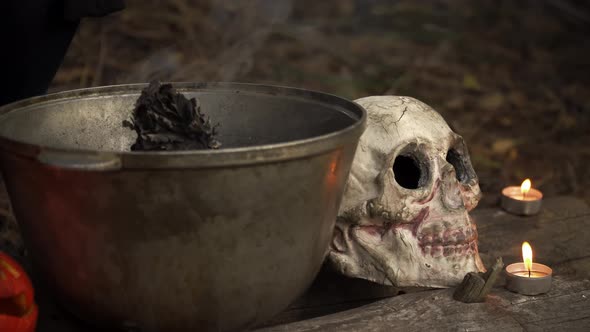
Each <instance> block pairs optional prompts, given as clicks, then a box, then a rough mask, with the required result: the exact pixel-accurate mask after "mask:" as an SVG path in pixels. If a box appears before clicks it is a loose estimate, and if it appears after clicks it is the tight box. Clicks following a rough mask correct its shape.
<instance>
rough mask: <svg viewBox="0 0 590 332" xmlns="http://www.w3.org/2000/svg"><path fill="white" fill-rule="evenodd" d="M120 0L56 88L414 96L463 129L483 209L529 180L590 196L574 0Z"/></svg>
mask: <svg viewBox="0 0 590 332" xmlns="http://www.w3.org/2000/svg"><path fill="white" fill-rule="evenodd" d="M127 3H128V8H127V9H126V10H124V11H123V12H120V13H117V14H115V15H111V16H109V17H107V18H102V19H87V20H85V21H83V23H82V25H81V27H80V29H79V32H78V33H77V35H76V37H75V39H74V41H73V43H72V45H71V47H70V50H69V52H68V54H67V57H66V59H65V62H64V64H63V65H62V67H61V69H60V71H59V72H58V74H57V76H56V77H55V80H54V82H53V85H52V88H51V91H59V90H65V89H73V88H80V87H89V86H97V85H108V84H116V83H131V82H146V81H148V80H150V79H154V78H158V79H160V80H164V81H240V82H257V83H271V84H281V85H290V86H295V87H302V88H309V89H317V90H322V91H326V92H330V93H334V94H337V95H341V96H344V97H348V98H351V99H354V98H359V97H363V96H367V95H376V94H397V95H409V96H413V97H416V98H418V99H420V100H422V101H424V102H426V103H427V104H430V105H431V106H432V107H434V108H435V109H437V110H438V111H439V112H440V113H442V114H443V116H444V117H445V118H446V119H447V121H448V122H449V123H450V124H451V126H452V127H453V128H454V129H455V130H456V131H457V132H458V133H459V134H461V135H463V137H464V138H465V140H466V142H467V144H468V146H469V148H470V152H471V157H472V161H473V163H474V167H475V170H476V172H477V173H478V175H479V177H480V182H481V187H482V190H483V191H484V194H485V196H484V199H483V201H482V203H481V205H483V206H493V205H495V204H497V200H498V196H499V192H500V189H501V188H502V187H503V186H505V185H507V184H520V182H521V181H522V180H523V179H524V178H525V177H530V178H531V179H532V181H533V185H534V186H535V187H537V188H539V189H541V190H542V191H543V192H544V193H545V195H546V196H556V195H575V196H578V197H581V198H583V199H585V200H586V201H587V202H590V190H588V189H586V188H590V168H589V167H588V164H589V163H590V146H589V143H590V130H589V128H590V113H589V112H590V75H589V74H590V56H589V54H590V52H589V51H590V10H589V6H588V5H586V4H584V2H583V1H578V2H576V1H559V0H539V1H467V0H457V1H450V0H448V1H441V0H439V1H411V0H398V1H385V0H339V1H335V0H333V1H317V0H316V1H312V0H299V1H271V0H268V1H265V0H257V1H231V0H209V1H193V0H167V1H158V0H128V1H127ZM584 7H585V8H584Z"/></svg>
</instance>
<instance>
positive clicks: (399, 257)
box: [329, 226, 485, 288]
mask: <svg viewBox="0 0 590 332" xmlns="http://www.w3.org/2000/svg"><path fill="white" fill-rule="evenodd" d="M347 233H348V234H349V236H348V237H347V242H348V243H347V246H348V251H347V252H345V253H344V252H338V251H334V250H332V251H331V252H330V254H329V256H330V261H331V262H332V265H333V266H334V267H335V268H336V269H337V270H338V271H339V272H340V273H342V274H344V275H347V276H349V277H353V278H361V279H366V280H369V281H372V282H376V283H379V284H383V285H388V286H395V287H428V288H447V287H453V286H456V285H458V284H459V283H460V282H461V281H462V280H463V278H464V276H465V274H467V273H469V272H484V271H485V267H484V265H483V263H482V261H481V258H480V257H479V253H478V249H477V241H476V240H474V241H473V242H472V243H470V246H469V244H467V246H468V249H467V250H465V251H464V252H462V251H460V250H459V249H456V248H457V246H453V247H455V248H453V249H455V250H456V252H453V253H451V250H450V249H449V248H447V247H443V246H441V248H434V249H433V248H426V249H427V250H425V248H424V247H421V246H420V245H419V242H418V240H417V238H416V237H415V236H414V235H413V234H412V232H411V231H409V230H406V229H400V230H398V231H396V232H388V233H387V234H384V235H383V234H379V233H375V232H367V231H366V230H365V229H363V228H362V227H354V226H353V227H351V228H350V229H349V232H347ZM459 247H460V246H459ZM445 249H447V250H445Z"/></svg>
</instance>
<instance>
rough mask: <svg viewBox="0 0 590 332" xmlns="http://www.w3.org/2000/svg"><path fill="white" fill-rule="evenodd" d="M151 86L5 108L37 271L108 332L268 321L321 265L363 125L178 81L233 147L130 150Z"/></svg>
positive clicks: (298, 98)
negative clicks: (126, 125) (131, 117)
mask: <svg viewBox="0 0 590 332" xmlns="http://www.w3.org/2000/svg"><path fill="white" fill-rule="evenodd" d="M143 86H144V85H132V86H115V87H105V88H95V89H87V90H78V91H71V92H65V93H60V94H55V95H48V96H44V97H39V98H34V99H31V100H26V101H22V102H19V103H16V104H12V105H8V106H6V107H3V108H1V109H0V114H1V115H0V149H1V157H2V158H1V166H2V171H3V173H4V176H5V181H6V186H7V189H8V192H9V195H10V198H11V200H12V204H13V209H14V212H15V215H16V217H17V220H18V221H19V224H20V227H21V229H22V232H23V237H24V240H25V243H26V245H27V246H28V248H29V249H30V252H31V256H32V259H33V264H34V268H35V271H36V273H38V274H39V275H42V276H43V279H44V282H45V283H47V284H48V285H50V286H51V288H52V289H53V290H54V292H55V293H56V295H57V297H58V298H59V299H60V300H61V302H62V304H63V305H64V306H65V307H67V308H68V309H69V310H70V311H72V312H73V313H74V314H76V315H77V316H79V317H81V318H83V319H85V320H88V321H92V322H93V323H95V324H99V325H103V326H109V327H115V326H118V327H133V326H138V327H141V328H143V329H145V330H147V331H152V330H153V331H156V330H157V331H160V330H161V331H166V330H172V329H175V328H195V329H199V330H222V331H225V330H235V329H240V328H244V327H247V326H251V325H254V324H256V323H259V322H262V321H264V320H266V319H268V318H269V317H270V316H272V315H273V314H275V313H277V312H278V311H280V310H282V309H284V308H285V307H286V306H287V305H288V304H289V303H290V302H291V301H293V300H294V299H295V298H296V297H297V296H298V295H300V294H301V293H302V292H303V291H304V290H305V289H306V288H307V287H308V286H309V284H310V283H311V281H312V280H313V278H314V276H315V275H316V273H317V271H318V270H319V268H320V265H321V263H322V261H323V259H324V255H325V252H326V250H327V247H328V244H329V242H330V239H331V235H332V228H333V225H334V220H335V216H336V213H337V209H338V205H339V203H340V198H341V194H342V191H343V186H344V183H345V180H346V178H347V176H348V172H349V169H350V164H351V161H352V158H353V155H354V152H355V149H356V144H357V141H358V138H359V136H360V134H361V133H362V130H363V129H364V122H365V113H364V111H363V110H362V109H361V108H360V107H359V106H358V105H356V104H354V103H352V102H348V101H346V100H343V99H340V98H337V97H334V96H330V95H324V94H320V93H314V92H309V91H304V90H297V89H288V88H281V87H269V86H256V85H241V84H224V83H217V84H190V83H186V84H175V86H176V87H178V88H179V90H181V91H182V92H184V93H187V94H190V95H196V96H197V97H198V98H199V99H201V101H202V102H203V109H204V110H205V112H207V114H209V115H211V117H212V119H213V121H218V122H221V123H222V126H223V127H222V129H221V132H222V136H221V137H220V140H221V141H222V142H224V143H225V146H226V147H227V148H226V149H222V150H219V151H190V152H157V153H154V152H147V153H143V152H142V153H137V152H129V151H128V146H129V145H130V143H131V141H132V140H133V139H134V137H133V136H132V135H134V133H133V132H126V131H125V129H123V128H122V126H121V121H122V119H124V118H125V117H126V116H128V114H129V112H130V111H131V109H132V107H131V106H132V103H133V101H134V100H135V98H136V97H137V96H138V94H139V91H140V89H141V88H142V87H143Z"/></svg>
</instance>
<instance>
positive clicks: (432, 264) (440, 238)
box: [328, 96, 485, 287]
mask: <svg viewBox="0 0 590 332" xmlns="http://www.w3.org/2000/svg"><path fill="white" fill-rule="evenodd" d="M356 102H357V103H358V104H360V105H361V106H363V107H364V108H365V109H366V110H367V113H368V121H367V129H366V130H365V132H364V134H363V135H362V136H361V139H360V142H359V146H358V148H357V152H356V155H355V158H354V161H353V164H352V168H351V171H350V176H349V178H348V182H347V184H346V189H345V193H344V196H343V200H342V203H341V206H340V211H339V215H338V219H337V222H336V228H335V231H334V237H333V240H332V245H331V248H330V252H329V255H328V257H329V260H330V262H331V263H332V265H333V266H334V267H335V268H336V269H337V270H338V271H340V272H341V273H342V274H344V275H347V276H350V277H356V278H363V279H367V280H371V281H374V282H377V283H380V284H384V285H393V286H397V287H410V286H415V287H450V286H454V285H456V284H458V283H459V282H460V281H461V280H462V279H463V277H464V276H465V274H466V273H468V272H481V271H484V270H485V269H484V267H483V264H482V262H481V259H480V257H479V254H478V248H477V230H476V227H475V223H474V221H473V220H472V218H471V217H470V216H469V211H471V210H472V209H473V208H475V206H476V205H477V203H478V202H479V199H480V197H481V191H480V189H479V182H478V179H477V175H476V174H475V171H474V170H473V167H472V164H471V160H470V159H469V154H468V151H467V147H466V145H465V143H464V141H463V138H462V137H461V136H459V135H457V134H456V133H454V132H453V131H452V130H451V129H450V128H449V126H448V125H447V123H446V122H445V120H444V119H443V118H442V116H441V115H440V114H439V113H437V112H436V111H435V110H433V109H432V108H430V107H429V106H428V105H426V104H424V103H422V102H420V101H419V100H416V99H414V98H410V97H399V96H372V97H366V98H361V99H358V100H356Z"/></svg>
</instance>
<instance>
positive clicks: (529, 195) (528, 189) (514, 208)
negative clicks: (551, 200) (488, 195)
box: [501, 179, 543, 216]
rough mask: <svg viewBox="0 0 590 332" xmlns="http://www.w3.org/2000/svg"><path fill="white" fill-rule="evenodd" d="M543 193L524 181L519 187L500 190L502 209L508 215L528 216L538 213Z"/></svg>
mask: <svg viewBox="0 0 590 332" xmlns="http://www.w3.org/2000/svg"><path fill="white" fill-rule="evenodd" d="M542 200H543V193H542V192H541V191H539V190H537V189H535V188H533V187H532V183H531V180H529V179H526V180H524V181H523V182H522V185H521V186H520V187H517V186H511V187H506V188H504V189H503V190H502V200H501V205H502V208H503V209H504V210H506V211H508V212H510V213H514V214H519V215H525V216H530V215H533V214H537V213H539V211H540V210H541V202H542Z"/></svg>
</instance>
